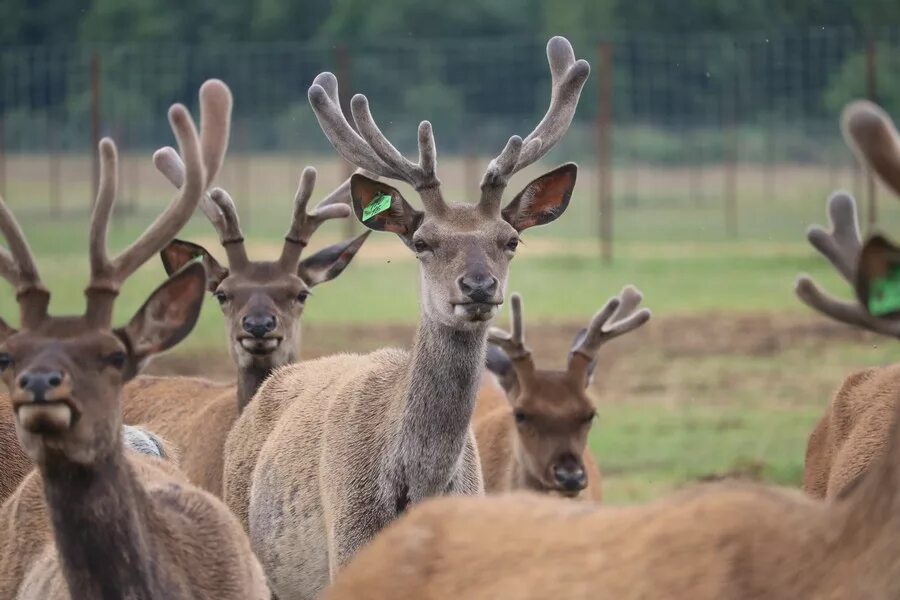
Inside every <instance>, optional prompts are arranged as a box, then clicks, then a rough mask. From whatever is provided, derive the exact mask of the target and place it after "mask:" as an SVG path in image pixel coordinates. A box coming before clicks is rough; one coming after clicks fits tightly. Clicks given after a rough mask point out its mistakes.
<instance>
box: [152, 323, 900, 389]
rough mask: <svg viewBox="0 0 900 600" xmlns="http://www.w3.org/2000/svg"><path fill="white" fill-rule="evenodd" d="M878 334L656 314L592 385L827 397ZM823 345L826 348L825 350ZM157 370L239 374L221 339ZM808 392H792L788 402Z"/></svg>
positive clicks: (390, 329)
mask: <svg viewBox="0 0 900 600" xmlns="http://www.w3.org/2000/svg"><path fill="white" fill-rule="evenodd" d="M582 326H583V323H581V322H577V323H553V324H543V325H542V324H535V323H529V325H528V329H527V333H526V335H527V343H528V345H529V346H530V347H531V349H532V352H533V353H534V355H535V357H536V360H537V362H538V366H539V367H540V368H559V367H562V366H564V364H565V361H566V356H567V352H568V350H569V347H570V344H571V341H572V338H573V337H574V335H575V333H576V332H577V331H578V330H579V328H580V327H582ZM414 333H415V331H414V327H413V326H411V325H410V326H402V325H391V326H381V325H369V324H365V325H340V326H334V325H331V326H325V325H304V331H303V348H302V352H301V353H302V356H303V358H314V357H318V356H323V355H328V354H332V353H336V352H343V351H347V349H348V348H352V349H353V351H356V352H365V351H369V350H374V349H376V348H379V347H383V346H398V347H408V346H409V344H410V341H411V340H412V338H413V335H414ZM879 343H882V344H883V343H884V341H883V339H882V338H879V337H877V336H874V335H872V334H868V333H865V332H862V331H859V330H857V329H854V328H851V327H847V326H843V325H839V324H834V323H831V322H828V321H826V320H824V319H821V318H817V317H816V316H796V315H777V314H746V315H734V314H706V315H702V316H683V317H678V316H673V317H664V318H654V319H653V320H651V322H650V323H648V325H647V326H645V327H644V328H643V329H641V330H639V331H637V332H635V333H633V334H630V335H628V336H625V337H623V338H618V339H616V340H615V341H613V342H611V343H610V344H609V346H608V347H606V348H604V349H602V350H601V354H600V361H599V367H598V371H597V377H596V378H595V381H594V386H595V392H597V393H598V394H599V395H600V396H601V397H602V398H603V401H604V403H607V402H635V401H640V400H641V399H642V398H643V399H645V400H650V401H654V400H655V401H667V403H669V402H671V401H675V402H676V403H677V402H681V401H698V400H699V401H702V402H704V403H711V404H716V403H717V397H718V396H720V395H721V394H726V393H727V394H728V395H729V396H733V395H734V394H735V392H752V390H753V389H754V388H760V387H767V386H771V385H773V384H777V383H778V382H777V381H776V380H777V379H779V378H780V379H783V380H784V382H783V383H785V384H790V382H793V383H794V384H796V385H800V386H805V387H806V390H805V393H806V394H809V395H810V397H809V399H808V400H809V401H811V402H814V403H816V404H819V405H821V406H824V405H825V402H826V400H827V397H828V394H830V391H831V390H833V389H835V388H836V387H837V385H838V383H839V382H840V379H841V378H842V376H843V375H846V374H847V373H849V372H850V371H852V370H853V369H854V368H858V367H861V366H865V365H868V364H881V363H884V362H887V361H888V359H889V358H890V357H889V356H888V355H887V353H885V352H880V351H879V349H878V344H879ZM825 354H827V355H828V357H829V358H827V359H823V356H824V355H825ZM842 364H845V365H846V366H844V367H842V366H841V365H842ZM760 369H762V372H761V371H760ZM150 371H151V372H153V373H157V374H180V375H200V376H206V377H210V378H214V379H228V378H230V377H232V376H233V370H232V368H231V361H230V359H229V358H228V356H227V354H226V351H225V349H224V344H223V348H222V351H221V352H216V351H211V352H204V353H203V355H202V357H201V356H197V355H187V354H184V353H174V354H170V355H167V356H163V357H161V358H160V359H158V360H157V361H156V362H155V363H154V364H153V365H152V366H151V368H150ZM773 376H774V380H773ZM823 394H825V395H824V397H823ZM698 395H699V397H698ZM805 400H807V399H806V398H803V397H793V398H785V401H789V402H791V403H794V402H805Z"/></svg>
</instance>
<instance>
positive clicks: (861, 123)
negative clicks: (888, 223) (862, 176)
mask: <svg viewBox="0 0 900 600" xmlns="http://www.w3.org/2000/svg"><path fill="white" fill-rule="evenodd" d="M841 129H842V130H843V132H844V138H845V139H846V140H847V143H848V144H849V145H850V147H851V148H853V150H854V151H855V152H856V155H857V156H858V157H859V159H860V160H861V161H862V162H863V163H864V164H866V165H867V166H868V167H869V168H870V169H872V171H874V172H875V173H877V174H878V176H879V177H880V178H881V180H882V181H884V183H885V184H886V185H887V186H888V187H890V188H891V189H893V190H894V193H896V194H898V195H900V135H898V134H897V128H896V127H895V126H894V122H893V121H892V120H891V118H890V116H888V114H887V113H886V112H885V111H884V110H882V109H881V108H880V107H879V106H878V105H876V104H874V103H872V102H869V101H868V100H857V101H856V102H852V103H850V104H848V105H847V107H846V108H845V109H844V112H843V114H842V115H841Z"/></svg>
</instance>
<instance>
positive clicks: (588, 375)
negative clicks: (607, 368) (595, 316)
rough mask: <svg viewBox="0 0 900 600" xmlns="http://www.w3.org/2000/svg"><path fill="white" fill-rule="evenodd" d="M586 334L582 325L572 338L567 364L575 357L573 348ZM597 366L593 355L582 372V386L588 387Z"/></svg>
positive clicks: (585, 329) (585, 328)
mask: <svg viewBox="0 0 900 600" xmlns="http://www.w3.org/2000/svg"><path fill="white" fill-rule="evenodd" d="M586 335H587V327H583V328H582V329H581V330H580V331H579V332H578V333H576V334H575V339H574V340H572V349H571V350H569V365H571V364H572V359H573V358H574V357H575V348H577V347H578V346H579V345H580V344H581V342H583V341H584V337H585V336H586ZM596 368H597V358H596V357H595V358H594V359H593V360H592V361H591V362H590V363H589V364H588V366H587V369H586V370H585V372H584V387H586V388H587V387H590V385H591V382H592V381H594V369H596Z"/></svg>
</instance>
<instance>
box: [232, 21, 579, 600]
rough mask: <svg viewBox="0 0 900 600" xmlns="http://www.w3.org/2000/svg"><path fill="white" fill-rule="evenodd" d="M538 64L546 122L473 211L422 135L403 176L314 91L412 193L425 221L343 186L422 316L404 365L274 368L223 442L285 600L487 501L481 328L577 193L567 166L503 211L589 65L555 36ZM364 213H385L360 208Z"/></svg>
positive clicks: (338, 131)
mask: <svg viewBox="0 0 900 600" xmlns="http://www.w3.org/2000/svg"><path fill="white" fill-rule="evenodd" d="M547 53H548V57H549V60H550V67H551V72H552V75H553V94H552V97H551V103H550V109H549V110H548V112H547V115H546V116H545V117H544V119H543V120H542V121H541V123H540V124H539V125H538V126H537V127H536V128H535V130H534V131H533V132H532V133H531V134H530V135H529V136H528V137H527V138H526V139H525V140H524V141H523V140H522V139H521V138H519V137H518V136H513V137H512V138H510V140H509V142H508V143H507V144H506V147H505V148H504V150H503V152H501V154H500V155H499V156H498V157H497V158H495V159H494V160H493V161H492V162H491V163H490V165H489V167H488V170H487V173H486V174H485V176H484V179H483V181H482V185H481V200H480V201H479V203H478V204H477V205H464V204H450V203H447V202H446V201H445V200H444V198H443V196H442V194H441V188H440V182H439V180H438V178H437V175H436V173H435V146H434V138H433V136H432V131H431V125H430V123H428V122H427V121H424V122H422V124H421V125H420V126H419V163H418V164H413V163H411V162H410V161H408V160H407V159H405V158H404V157H403V156H402V155H400V153H399V152H398V151H397V150H396V149H395V148H394V147H393V146H392V145H391V144H390V142H388V140H387V139H386V138H385V137H384V136H383V135H382V133H381V132H380V130H379V129H378V127H377V126H376V125H375V122H374V120H373V118H372V115H371V113H370V112H369V107H368V102H367V100H366V98H365V96H362V95H356V96H355V97H354V98H353V100H352V102H351V108H352V112H353V117H354V120H355V122H356V130H354V128H353V127H351V126H350V124H349V123H348V122H347V121H346V120H345V119H344V117H343V114H342V113H341V110H340V106H339V104H338V92H337V81H336V79H335V78H334V76H333V75H332V74H330V73H323V74H321V75H319V76H318V77H317V78H316V80H315V82H314V84H313V85H312V87H311V88H310V92H309V98H310V103H311V104H312V106H313V110H314V111H315V113H316V116H317V118H318V119H319V123H320V125H321V126H322V128H323V130H324V131H325V134H326V135H327V136H328V138H329V140H330V141H331V143H332V144H333V145H334V146H335V148H336V149H337V150H338V152H339V153H340V154H341V155H342V156H343V157H344V158H345V159H347V160H349V161H351V162H352V163H354V164H355V165H356V166H357V167H361V168H365V169H366V170H367V171H370V172H372V173H376V174H378V175H380V176H383V177H386V178H392V179H398V180H401V181H405V182H407V183H409V184H411V185H412V187H413V188H415V189H416V190H418V193H419V196H420V198H421V199H422V203H423V204H424V208H425V210H424V212H423V211H419V210H416V209H414V208H413V207H412V206H410V205H409V204H408V203H407V201H406V200H405V199H404V198H403V196H401V194H400V192H399V191H397V190H396V189H394V188H393V187H390V186H388V185H386V184H384V183H380V182H377V181H373V180H372V179H369V178H368V177H365V176H363V175H354V176H353V178H352V180H351V192H352V197H353V208H354V210H355V212H356V215H357V216H358V217H359V218H360V220H361V221H362V222H363V223H364V224H365V225H366V226H367V227H369V228H370V229H374V230H378V231H390V232H394V233H396V234H397V235H398V236H400V239H401V240H402V241H403V243H404V244H406V245H407V246H408V247H409V248H410V250H412V251H413V252H414V253H415V255H416V257H417V258H418V260H419V263H420V267H419V270H420V294H421V307H422V312H421V317H420V318H421V320H420V323H419V327H418V330H417V332H416V337H415V340H414V342H413V349H412V351H411V352H405V351H402V350H397V349H384V350H380V351H377V352H374V353H372V354H369V355H365V356H360V355H348V354H344V355H338V356H332V357H327V358H322V359H319V360H315V361H309V362H302V363H298V364H294V365H289V366H287V367H284V368H282V369H280V370H278V371H276V372H275V373H273V374H272V376H271V377H270V378H269V379H268V380H266V382H265V383H264V384H263V385H262V387H261V388H260V389H259V392H257V394H256V396H255V397H254V399H253V401H252V402H251V403H250V404H249V405H248V406H247V408H246V409H245V410H244V412H243V413H242V414H241V416H240V417H239V418H238V421H237V422H236V423H235V426H234V429H232V431H231V433H230V434H229V436H228V441H227V443H226V447H225V453H226V454H225V500H226V502H227V503H228V505H229V507H231V508H232V510H233V511H234V512H235V513H236V514H237V515H239V517H240V518H241V519H242V520H243V521H244V523H245V524H246V525H247V527H248V529H249V532H250V538H251V543H252V544H253V548H254V550H255V551H256V552H257V553H258V556H260V559H261V561H262V562H263V566H264V567H265V568H266V572H267V574H268V576H269V578H270V582H271V584H272V586H273V589H274V591H275V593H276V594H277V595H278V597H279V598H281V600H288V599H292V598H312V597H315V596H316V595H317V594H318V593H319V591H321V590H322V589H323V588H324V587H325V585H326V584H327V583H328V582H329V580H330V578H331V577H332V576H333V575H334V574H335V573H336V572H337V570H338V569H339V568H340V567H341V565H343V564H345V563H346V562H347V560H349V558H350V557H351V556H352V555H353V554H354V553H355V552H356V551H357V550H358V549H359V548H360V547H362V546H363V544H365V543H366V542H367V541H368V540H369V539H370V538H372V537H373V536H374V535H375V534H376V533H377V532H378V531H379V530H380V529H381V528H382V527H384V526H385V525H387V524H388V523H389V522H391V520H393V519H394V518H395V517H396V516H397V515H398V514H400V513H402V512H403V511H404V510H405V509H406V508H407V507H408V506H409V505H411V504H415V503H417V502H419V501H421V500H423V499H425V498H427V497H429V496H434V495H440V494H480V493H482V492H483V482H482V477H481V468H480V465H479V460H478V453H477V450H476V446H475V440H474V437H473V435H472V433H471V428H470V420H471V416H472V409H473V407H474V404H475V393H476V390H477V388H478V383H479V378H480V374H481V371H482V365H484V358H485V346H486V335H487V327H488V322H489V321H490V319H491V318H492V317H493V315H494V314H495V312H496V311H497V310H498V308H499V306H500V304H501V303H502V301H503V293H504V289H505V285H506V276H507V271H508V267H509V261H510V260H511V259H512V257H513V254H514V253H515V249H516V246H517V244H518V240H519V234H520V233H521V232H523V231H524V230H525V229H528V228H529V227H533V226H535V225H541V224H544V223H549V222H550V221H553V220H554V219H556V218H557V217H558V216H559V215H561V214H562V212H563V211H564V210H565V208H566V206H567V205H568V202H569V198H570V196H571V194H572V189H573V187H574V185H575V176H576V167H575V165H573V164H567V165H564V166H562V167H559V168H557V169H555V170H553V171H551V172H549V173H547V174H545V175H543V176H541V177H539V178H538V179H536V180H534V181H532V182H531V183H529V184H528V185H527V186H526V187H525V189H524V190H523V191H522V192H521V193H519V194H518V195H517V196H516V197H515V198H514V199H513V200H512V201H511V202H510V203H509V204H507V206H506V207H505V208H503V209H502V210H501V206H500V200H501V195H502V193H503V190H504V189H505V187H506V184H507V182H508V180H509V178H510V177H511V176H512V175H513V174H514V173H515V172H517V171H519V170H520V169H522V168H524V167H525V166H527V165H529V164H531V163H533V162H535V161H536V160H538V159H539V158H540V157H541V156H543V155H544V154H545V153H546V152H548V151H549V150H550V149H551V148H552V147H553V146H554V145H555V144H556V143H557V141H559V139H560V138H561V137H562V136H563V134H564V133H565V131H566V129H567V128H568V127H569V124H570V123H571V120H572V117H573V115H574V113H575V108H576V104H577V101H578V97H579V94H580V92H581V89H582V87H583V85H584V82H585V80H586V79H587V76H588V72H589V67H588V64H587V63H586V62H585V61H583V60H582V61H576V60H575V56H574V53H573V51H572V47H571V45H569V43H568V42H567V41H566V40H564V39H563V38H554V39H552V40H551V41H550V43H549V45H548V48H547ZM357 131H358V132H359V133H357ZM373 201H376V202H377V204H376V205H375V206H380V207H381V210H378V209H372V208H368V207H369V206H370V205H371V204H372V202H373ZM360 310H365V305H364V303H362V304H361V305H360Z"/></svg>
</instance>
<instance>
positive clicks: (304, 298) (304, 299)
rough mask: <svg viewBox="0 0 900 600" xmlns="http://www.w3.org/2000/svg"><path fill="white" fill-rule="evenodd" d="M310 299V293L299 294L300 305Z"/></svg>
mask: <svg viewBox="0 0 900 600" xmlns="http://www.w3.org/2000/svg"><path fill="white" fill-rule="evenodd" d="M308 298H309V292H300V293H299V294H297V302H299V303H300V304H303V303H305V302H306V300H307V299H308Z"/></svg>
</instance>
